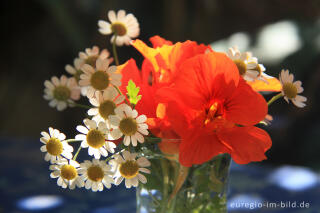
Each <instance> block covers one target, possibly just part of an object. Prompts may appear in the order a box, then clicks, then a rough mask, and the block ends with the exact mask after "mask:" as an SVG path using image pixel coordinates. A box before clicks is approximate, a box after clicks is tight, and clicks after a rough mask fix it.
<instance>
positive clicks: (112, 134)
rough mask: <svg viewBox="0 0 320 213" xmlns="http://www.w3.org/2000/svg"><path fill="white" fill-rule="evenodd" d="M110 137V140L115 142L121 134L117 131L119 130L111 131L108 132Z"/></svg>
mask: <svg viewBox="0 0 320 213" xmlns="http://www.w3.org/2000/svg"><path fill="white" fill-rule="evenodd" d="M110 135H111V137H112V140H117V139H119V138H120V137H121V136H122V135H123V134H122V132H121V131H120V130H119V129H113V130H112V131H111V132H110Z"/></svg>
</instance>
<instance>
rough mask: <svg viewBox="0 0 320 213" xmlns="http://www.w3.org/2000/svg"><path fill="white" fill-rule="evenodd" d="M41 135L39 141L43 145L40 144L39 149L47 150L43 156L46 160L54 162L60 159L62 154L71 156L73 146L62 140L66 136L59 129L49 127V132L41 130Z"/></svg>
mask: <svg viewBox="0 0 320 213" xmlns="http://www.w3.org/2000/svg"><path fill="white" fill-rule="evenodd" d="M41 135H42V137H41V138H40V141H41V142H42V143H43V144H45V145H43V146H41V148H40V150H41V152H47V153H46V155H45V158H44V159H45V160H46V161H50V162H51V163H54V162H56V161H57V160H60V159H62V156H63V157H65V158H68V159H71V158H72V152H73V147H72V146H70V145H69V144H68V143H67V142H66V141H64V140H65V139H66V136H65V135H64V134H63V133H60V131H59V130H57V129H53V128H52V127H49V134H48V133H47V132H44V131H43V132H41Z"/></svg>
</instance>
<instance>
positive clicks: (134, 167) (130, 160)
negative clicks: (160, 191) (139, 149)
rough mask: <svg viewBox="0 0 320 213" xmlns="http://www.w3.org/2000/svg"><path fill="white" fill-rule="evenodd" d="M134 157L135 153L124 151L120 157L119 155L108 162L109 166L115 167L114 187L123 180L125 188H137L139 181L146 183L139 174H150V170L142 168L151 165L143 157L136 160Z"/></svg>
mask: <svg viewBox="0 0 320 213" xmlns="http://www.w3.org/2000/svg"><path fill="white" fill-rule="evenodd" d="M136 157H137V153H130V152H128V151H124V152H123V153H122V156H121V155H120V154H119V155H116V156H115V157H114V159H112V160H110V164H113V165H115V166H116V174H115V185H119V184H120V183H121V182H122V181H123V179H125V185H126V187H127V188H131V186H134V187H137V186H138V184H139V181H140V182H141V183H143V184H145V183H147V179H146V177H145V176H144V175H143V174H141V173H140V172H144V173H148V174H150V170H149V169H146V168H144V167H148V166H150V165H151V164H150V161H149V160H148V159H147V158H145V157H140V158H138V159H137V160H136Z"/></svg>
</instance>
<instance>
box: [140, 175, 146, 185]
mask: <svg viewBox="0 0 320 213" xmlns="http://www.w3.org/2000/svg"><path fill="white" fill-rule="evenodd" d="M138 178H139V180H140V182H141V183H143V184H145V183H147V178H146V177H145V176H144V175H142V174H140V173H139V174H138Z"/></svg>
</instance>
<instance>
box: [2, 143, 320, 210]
mask: <svg viewBox="0 0 320 213" xmlns="http://www.w3.org/2000/svg"><path fill="white" fill-rule="evenodd" d="M0 143H1V149H0V162H1V163H0V174H1V175H0V196H1V199H0V213H7V212H8V213H21V212H40V213H42V212H48V213H50V212H55V213H79V212H84V213H87V212H88V213H135V211H136V207H135V189H130V190H128V189H126V188H125V187H124V186H123V184H122V185H120V186H118V187H116V186H113V187H112V188H111V189H110V190H104V191H103V192H97V193H94V192H91V191H88V190H86V189H84V188H81V189H75V190H68V189H62V188H61V187H59V186H57V184H56V179H51V178H50V177H49V174H50V172H49V169H48V163H47V162H45V161H44V160H43V157H44V154H43V153H41V152H40V150H39V149H40V142H39V141H38V140H37V139H35V140H31V139H10V138H0ZM81 154H83V156H86V155H85V154H86V153H84V152H83V153H81ZM80 157H81V155H80ZM319 177H320V176H319V174H318V173H317V172H315V171H312V170H310V169H308V168H303V167H293V166H282V167H278V168H272V167H267V166H262V165H261V164H259V163H255V164H249V165H244V166H240V165H237V164H235V163H232V166H231V169H230V179H229V185H230V187H229V193H228V209H229V210H228V212H231V213H238V212H253V213H265V212H272V213H320V181H319V180H320V178H319Z"/></svg>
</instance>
